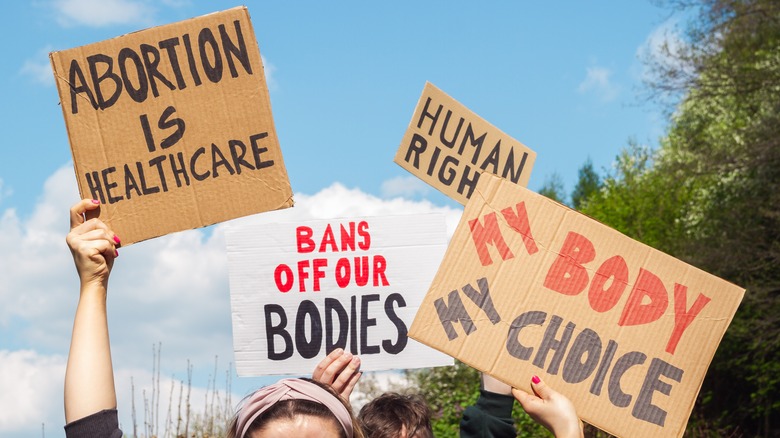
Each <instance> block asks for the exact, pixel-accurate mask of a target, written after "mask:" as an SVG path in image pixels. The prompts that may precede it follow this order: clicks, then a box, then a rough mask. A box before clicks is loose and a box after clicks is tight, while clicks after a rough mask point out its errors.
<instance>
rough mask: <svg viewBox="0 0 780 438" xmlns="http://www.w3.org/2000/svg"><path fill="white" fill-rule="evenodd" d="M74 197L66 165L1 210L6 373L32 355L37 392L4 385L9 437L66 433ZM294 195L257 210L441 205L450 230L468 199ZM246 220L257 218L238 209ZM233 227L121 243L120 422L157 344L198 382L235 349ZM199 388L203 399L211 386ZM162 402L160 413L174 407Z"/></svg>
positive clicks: (367, 210)
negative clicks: (29, 196)
mask: <svg viewBox="0 0 780 438" xmlns="http://www.w3.org/2000/svg"><path fill="white" fill-rule="evenodd" d="M77 198H78V191H77V189H76V183H75V178H74V175H73V169H72V166H70V165H67V166H64V167H62V168H60V169H59V170H57V171H56V172H55V173H54V174H52V175H51V176H50V177H49V178H48V179H47V181H46V182H45V184H44V188H43V193H42V194H41V196H40V197H39V201H38V203H37V204H36V206H35V207H34V210H33V211H32V213H31V214H30V215H29V216H24V217H23V216H20V214H19V213H18V212H17V211H16V210H15V209H14V208H13V207H10V206H9V207H5V208H4V209H3V210H2V211H1V212H0V278H2V279H3V280H2V281H0V339H2V340H3V345H2V346H0V349H2V350H3V352H2V354H4V355H5V356H0V376H20V374H19V373H18V372H16V373H15V372H13V370H15V369H16V368H9V367H18V368H21V367H23V366H28V367H29V370H30V373H32V374H30V376H27V375H24V376H22V377H23V378H22V377H19V378H18V379H17V380H18V382H16V383H15V384H18V385H22V384H23V381H27V382H29V385H31V386H29V388H30V392H34V393H35V394H34V395H29V397H33V396H34V398H31V399H30V401H29V402H28V401H25V402H24V403H21V402H20V401H19V400H18V397H9V396H6V397H2V394H13V395H18V394H19V391H21V389H19V390H17V388H20V387H17V386H11V387H10V388H13V390H11V391H9V390H7V389H6V388H8V386H6V384H5V383H4V381H3V385H0V387H2V388H3V390H2V391H0V412H2V414H0V415H5V414H6V413H8V412H13V413H14V414H13V416H10V414H9V416H4V417H0V418H2V419H3V420H0V421H2V422H3V423H0V435H2V436H11V434H10V433H5V432H10V431H12V430H15V429H13V428H16V427H22V426H20V425H19V424H21V422H22V421H23V420H24V421H25V431H26V432H24V433H20V434H19V435H18V436H31V435H37V434H39V433H40V427H41V423H43V422H45V423H46V436H61V435H58V434H60V433H61V431H62V429H61V426H62V422H63V421H64V417H63V416H62V405H61V403H62V397H61V391H62V379H63V376H64V371H63V364H64V357H65V356H66V355H67V350H68V345H69V342H70V333H71V327H72V323H73V320H72V318H73V314H74V311H75V307H76V302H77V299H78V280H77V277H76V273H75V270H74V268H73V262H72V259H71V256H70V252H69V251H68V249H67V246H66V245H65V242H64V237H65V234H66V233H67V230H68V214H67V211H68V209H69V208H70V206H71V205H72V204H73V203H74V202H75V201H76V200H77ZM295 199H296V206H295V207H294V208H291V209H286V210H280V211H276V212H269V213H264V214H261V215H256V216H254V217H253V219H256V218H263V220H278V221H281V220H284V221H287V220H299V219H316V218H334V217H350V216H376V215H393V214H418V213H428V212H441V213H443V214H444V215H445V217H446V220H447V227H448V235H449V236H451V235H452V233H453V230H454V229H455V227H456V225H457V223H458V221H459V219H460V216H461V210H460V209H456V208H451V207H440V206H436V205H433V204H432V203H430V202H428V201H420V202H416V201H409V200H405V199H402V198H395V199H391V200H383V199H381V198H378V197H375V196H372V195H369V194H366V193H364V192H362V191H361V190H359V189H356V188H355V189H349V188H346V187H344V186H343V185H341V184H338V183H334V184H332V185H331V186H330V187H327V188H324V189H322V190H321V191H319V192H318V193H316V194H313V195H307V194H296V195H295ZM241 220H250V219H248V218H243V219H237V221H241ZM227 226H229V224H220V225H217V226H214V227H211V228H209V229H207V230H191V231H186V232H181V233H175V234H172V235H169V236H165V237H161V238H157V239H152V240H148V241H145V242H141V243H139V244H136V245H132V246H129V247H126V248H120V250H119V252H120V257H119V259H118V260H117V262H116V264H115V265H114V270H113V272H112V276H111V281H110V287H109V289H110V290H109V300H108V312H109V325H110V333H111V343H112V354H113V359H114V364H115V366H116V375H117V379H116V384H117V394H118V398H119V406H120V414H121V415H122V416H121V418H122V419H123V424H127V423H129V421H130V420H128V419H129V418H130V417H129V416H130V412H131V406H130V404H129V403H130V401H129V393H130V389H129V377H130V376H131V375H132V376H135V382H136V410H137V411H138V412H139V414H138V415H139V416H140V415H141V413H142V412H143V411H142V409H143V401H142V397H141V394H140V393H139V392H138V391H139V388H141V387H143V386H144V385H139V384H138V382H141V381H143V382H150V381H151V377H150V376H149V375H148V374H149V372H150V369H151V359H152V355H151V351H150V347H151V346H152V345H153V344H156V343H158V342H161V343H162V349H163V358H164V360H163V361H162V371H161V376H162V381H163V383H164V382H165V381H166V378H168V379H170V376H171V375H173V374H176V379H175V380H176V381H179V380H182V379H183V378H185V377H186V376H185V375H186V364H187V361H188V360H190V361H191V362H192V364H193V366H194V368H195V372H194V377H193V385H194V386H195V387H201V388H202V387H206V385H207V383H206V382H207V379H208V375H209V373H212V372H213V364H214V358H215V356H217V357H218V358H219V361H220V363H221V364H223V365H222V369H225V368H226V365H224V364H227V363H228V362H230V361H232V360H233V348H232V329H231V317H230V300H229V289H228V279H227V266H226V264H227V261H226V253H225V242H224V229H225V227H227ZM120 237H121V236H120ZM6 340H8V341H6ZM6 342H7V343H6ZM19 350H29V352H27V353H25V352H22V351H19ZM8 358H13V360H10V359H8ZM25 364H26V365H25ZM35 370H38V371H35ZM144 370H146V371H144ZM35 373H41V374H45V378H38V377H37V376H39V374H35ZM25 379H26V380H25ZM240 380H241V381H240V382H239V383H236V384H235V385H234V391H235V392H237V393H239V394H244V393H246V390H241V389H238V388H242V387H243V388H246V387H256V386H258V385H262V384H264V383H267V381H268V379H266V381H265V382H262V381H261V382H258V380H252V379H249V380H246V379H240ZM35 382H37V383H35ZM35 385H42V386H45V387H41V388H38V387H37V386H35ZM237 387H238V388H237ZM177 388H178V387H177ZM177 388H175V390H178V389H177ZM161 391H162V394H163V397H169V394H170V386H167V387H165V388H161ZM25 396H26V395H25ZM193 397H195V396H193ZM196 398H197V399H198V400H204V398H205V392H203V393H201V394H199V395H198V396H197V397H196ZM41 400H43V401H41ZM236 401H237V400H233V404H235V402H236ZM162 404H163V403H161V410H160V412H162V413H167V407H166V408H165V409H163V408H162ZM42 410H43V411H42ZM39 411H40V412H39ZM44 411H45V412H44ZM49 411H51V412H53V413H51V412H49ZM161 415H165V414H161ZM31 418H32V420H30V419H31ZM37 418H43V419H42V420H36V419H37ZM15 419H18V421H17V420H15ZM14 421H17V422H14ZM161 422H162V419H161ZM139 423H141V424H142V421H139ZM129 426H130V427H131V426H132V425H129ZM124 427H125V431H126V432H130V429H129V428H128V427H127V426H124ZM161 427H162V425H161Z"/></svg>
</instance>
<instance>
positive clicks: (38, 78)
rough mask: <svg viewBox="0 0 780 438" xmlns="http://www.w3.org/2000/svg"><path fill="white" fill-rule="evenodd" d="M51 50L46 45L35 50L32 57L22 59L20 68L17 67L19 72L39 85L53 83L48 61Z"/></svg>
mask: <svg viewBox="0 0 780 438" xmlns="http://www.w3.org/2000/svg"><path fill="white" fill-rule="evenodd" d="M51 50H52V49H51V47H49V46H47V47H45V48H43V49H41V50H39V51H38V52H36V53H35V57H34V58H30V59H27V60H25V61H24V64H22V68H20V69H19V73H20V74H22V75H24V76H27V77H29V78H30V79H32V80H33V81H34V82H37V83H39V84H41V85H47V86H51V85H54V74H53V73H52V70H51V64H50V63H49V52H51Z"/></svg>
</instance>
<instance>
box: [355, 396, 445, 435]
mask: <svg viewBox="0 0 780 438" xmlns="http://www.w3.org/2000/svg"><path fill="white" fill-rule="evenodd" d="M358 419H359V420H360V424H361V425H362V426H363V431H364V432H365V434H366V436H367V437H369V438H433V430H432V429H431V409H430V408H429V407H428V404H427V403H425V400H424V399H423V398H422V397H421V396H419V395H417V394H412V395H403V394H398V393H395V392H387V393H385V394H382V395H381V396H379V397H377V398H375V399H374V400H372V401H371V402H369V403H368V404H366V405H365V406H363V408H362V409H360V414H359V415H358Z"/></svg>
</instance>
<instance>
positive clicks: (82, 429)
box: [65, 409, 122, 438]
mask: <svg viewBox="0 0 780 438" xmlns="http://www.w3.org/2000/svg"><path fill="white" fill-rule="evenodd" d="M65 436H66V437H67V438H122V431H121V430H119V417H118V415H117V411H116V409H106V410H104V411H100V412H96V413H94V414H92V415H89V416H87V417H84V418H81V419H78V420H76V421H73V422H71V423H68V424H66V425H65Z"/></svg>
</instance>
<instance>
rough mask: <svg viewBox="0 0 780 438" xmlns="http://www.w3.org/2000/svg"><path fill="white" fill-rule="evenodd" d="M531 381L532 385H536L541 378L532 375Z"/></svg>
mask: <svg viewBox="0 0 780 438" xmlns="http://www.w3.org/2000/svg"><path fill="white" fill-rule="evenodd" d="M531 381H532V382H534V385H538V384H539V382H541V381H542V379H540V378H539V376H533V377H531Z"/></svg>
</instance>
